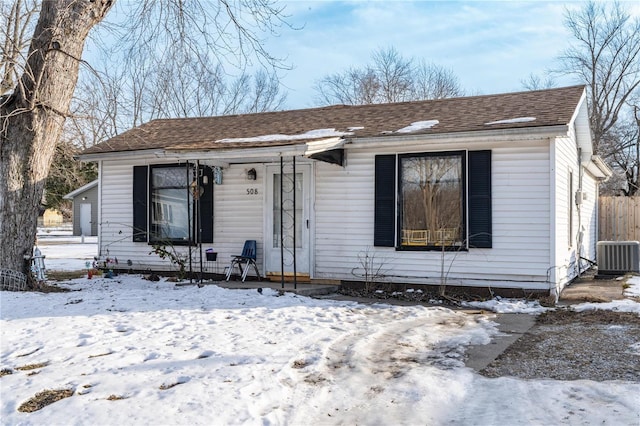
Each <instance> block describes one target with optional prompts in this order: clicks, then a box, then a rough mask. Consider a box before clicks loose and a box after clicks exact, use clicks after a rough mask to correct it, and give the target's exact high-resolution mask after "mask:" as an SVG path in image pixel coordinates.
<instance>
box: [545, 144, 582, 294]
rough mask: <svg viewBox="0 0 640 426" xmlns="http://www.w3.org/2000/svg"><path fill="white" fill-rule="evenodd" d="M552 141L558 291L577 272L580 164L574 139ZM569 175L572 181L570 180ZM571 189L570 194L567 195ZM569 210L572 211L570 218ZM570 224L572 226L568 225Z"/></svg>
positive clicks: (555, 268)
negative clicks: (553, 148) (577, 203)
mask: <svg viewBox="0 0 640 426" xmlns="http://www.w3.org/2000/svg"><path fill="white" fill-rule="evenodd" d="M554 145H555V153H556V155H555V167H554V168H553V169H552V170H553V171H552V172H553V173H555V181H556V185H555V203H556V206H555V224H556V238H555V241H554V244H555V252H556V255H555V259H554V264H553V265H552V267H553V268H554V272H555V280H554V281H555V285H556V289H557V291H560V290H561V289H562V287H563V286H564V285H566V284H567V283H568V282H569V281H571V280H572V279H573V278H575V277H576V276H577V274H578V254H577V250H576V238H577V231H578V216H577V209H576V205H575V199H576V198H575V197H576V191H577V189H578V188H579V173H580V171H579V164H578V151H577V148H576V142H575V140H573V139H572V138H569V137H565V138H556V139H555V141H554ZM569 177H571V178H572V182H569ZM569 192H571V195H569ZM569 212H571V213H572V216H573V220H571V216H570V215H569ZM570 226H571V229H569V227H570Z"/></svg>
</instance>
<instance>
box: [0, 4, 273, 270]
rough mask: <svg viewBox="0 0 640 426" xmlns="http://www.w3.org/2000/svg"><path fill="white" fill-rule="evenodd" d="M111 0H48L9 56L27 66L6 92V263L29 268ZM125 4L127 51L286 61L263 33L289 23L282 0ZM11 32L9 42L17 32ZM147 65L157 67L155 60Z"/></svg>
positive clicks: (18, 66)
mask: <svg viewBox="0 0 640 426" xmlns="http://www.w3.org/2000/svg"><path fill="white" fill-rule="evenodd" d="M19 2H20V0H14V4H15V3H19ZM112 4H113V1H112V0H90V1H84V0H45V1H43V2H42V6H41V9H40V13H39V16H38V21H37V25H36V27H35V30H34V32H33V36H32V37H31V41H30V46H29V50H28V53H27V55H26V56H24V57H20V58H16V57H12V58H10V60H11V61H13V62H14V63H13V64H10V65H9V66H10V68H11V69H12V70H20V72H21V75H20V78H19V79H17V80H16V81H15V84H14V87H13V88H12V89H9V90H7V91H3V93H4V95H3V96H2V97H1V98H0V124H1V126H0V132H1V135H0V142H1V145H0V171H1V173H2V179H0V230H1V232H2V238H1V240H2V244H0V268H6V269H11V270H16V271H23V272H27V271H28V264H27V262H25V260H24V259H25V256H27V255H30V254H31V250H32V247H33V243H34V240H35V235H36V224H37V214H38V206H39V204H40V201H41V199H42V195H43V190H44V182H45V179H46V177H47V175H48V173H49V169H50V167H51V162H52V159H53V156H54V152H55V148H56V144H57V142H58V140H59V138H60V135H61V133H62V129H63V124H64V121H65V118H66V117H67V116H68V115H69V105H70V103H71V99H72V96H73V93H74V90H75V87H76V83H77V79H78V73H79V68H80V64H81V62H82V60H81V57H82V52H83V49H84V45H85V42H86V40H87V37H88V35H89V32H90V31H91V30H92V28H93V27H94V26H96V25H97V24H98V23H100V22H101V21H103V19H104V18H105V16H106V15H107V13H108V12H109V10H110V9H111V7H112ZM126 4H127V5H129V6H133V7H135V8H136V9H135V11H134V12H133V13H130V14H129V16H130V17H131V22H132V24H131V25H130V26H128V27H127V28H125V30H124V31H123V32H121V33H120V34H121V35H122V36H123V37H124V39H122V40H124V41H127V40H128V41H129V42H130V43H128V44H127V43H124V44H118V46H119V47H123V48H126V49H128V51H129V53H130V55H127V56H126V57H127V58H132V61H134V60H135V61H138V63H145V64H151V63H153V62H152V61H151V59H150V58H153V57H161V58H167V59H168V60H172V59H175V58H179V57H180V56H178V55H179V54H181V53H184V52H187V51H189V50H193V51H194V52H202V51H210V52H216V53H217V54H218V55H219V57H221V56H222V55H224V54H227V53H231V54H234V55H235V59H236V60H237V62H239V63H240V65H241V66H246V65H247V64H249V65H250V64H251V58H252V56H251V53H252V52H256V55H255V58H257V61H259V62H262V63H267V64H274V66H275V65H277V59H276V58H273V57H272V56H270V55H269V54H268V52H266V50H265V49H264V48H263V44H262V40H261V39H259V38H258V36H257V34H261V33H263V31H274V30H275V29H276V28H277V27H278V26H279V25H281V24H283V23H284V16H283V13H282V12H283V10H282V9H281V8H279V7H276V6H275V3H274V2H273V1H271V0H245V1H242V2H232V1H230V0H218V1H216V2H205V1H195V0H194V1H189V2H185V1H182V0H157V1H153V0H142V1H139V2H130V3H126ZM114 31H115V30H114ZM4 34H5V40H2V43H0V44H2V45H3V46H5V45H7V43H6V38H7V37H8V34H9V32H8V31H6V32H5V33H4ZM106 39H109V38H105V40H106ZM145 52H146V53H148V55H147V56H145V55H144V53H145ZM135 53H138V54H139V55H137V56H136V55H135ZM184 57H186V56H184ZM199 57H200V58H203V56H202V55H200V56H199ZM134 58H135V59H134ZM4 60H6V57H5V56H4V55H3V61H4ZM156 63H166V62H156ZM129 65H131V63H129V64H125V68H126V67H127V66H129ZM202 65H203V66H209V65H210V64H205V63H204V61H203V64H202ZM4 66H5V65H4V63H3V70H4V69H5V68H4ZM143 71H145V72H151V71H150V68H149V67H146V68H143ZM136 84H138V86H136V87H134V89H135V90H138V91H143V90H144V80H139V81H138V82H137V83H136ZM115 90H116V91H117V90H120V89H119V88H116V89H115ZM141 99H142V98H141V97H140V98H136V99H134V102H140V101H141Z"/></svg>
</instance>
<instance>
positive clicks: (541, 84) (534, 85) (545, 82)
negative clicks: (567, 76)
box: [520, 73, 557, 90]
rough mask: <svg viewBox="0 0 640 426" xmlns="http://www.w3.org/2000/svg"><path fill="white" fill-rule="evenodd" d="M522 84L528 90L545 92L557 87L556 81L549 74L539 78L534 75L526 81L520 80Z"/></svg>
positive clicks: (530, 75)
mask: <svg viewBox="0 0 640 426" xmlns="http://www.w3.org/2000/svg"><path fill="white" fill-rule="evenodd" d="M520 83H521V84H522V87H524V88H525V89H527V90H543V89H550V88H552V87H556V86H557V83H556V81H555V79H554V78H553V77H552V76H551V75H549V74H547V75H544V76H539V75H537V74H533V73H532V74H529V77H527V78H526V79H524V80H520Z"/></svg>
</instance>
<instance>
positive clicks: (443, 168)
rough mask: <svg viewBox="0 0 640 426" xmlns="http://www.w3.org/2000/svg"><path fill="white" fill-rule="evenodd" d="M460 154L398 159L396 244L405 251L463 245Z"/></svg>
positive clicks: (463, 219) (411, 156) (402, 157)
mask: <svg viewBox="0 0 640 426" xmlns="http://www.w3.org/2000/svg"><path fill="white" fill-rule="evenodd" d="M464 163H465V162H464V153H463V152H448V153H428V154H419V155H403V156H400V158H399V188H398V189H399V193H400V205H399V243H400V247H401V248H404V249H410V248H447V247H463V246H466V231H465V228H466V227H465V196H464V194H465V164H464Z"/></svg>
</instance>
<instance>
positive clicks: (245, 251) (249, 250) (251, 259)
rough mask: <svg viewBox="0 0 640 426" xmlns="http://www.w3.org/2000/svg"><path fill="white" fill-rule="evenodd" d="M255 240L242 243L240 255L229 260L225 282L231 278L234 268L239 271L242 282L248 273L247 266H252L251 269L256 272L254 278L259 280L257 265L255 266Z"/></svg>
mask: <svg viewBox="0 0 640 426" xmlns="http://www.w3.org/2000/svg"><path fill="white" fill-rule="evenodd" d="M256 247H257V244H256V240H247V241H245V242H244V247H243V248H242V254H238V255H235V256H233V257H232V258H231V264H229V267H228V268H227V281H229V279H230V278H231V275H232V274H233V270H234V268H236V267H237V268H238V269H239V270H240V276H242V282H244V280H246V279H247V274H248V273H249V265H253V269H254V270H255V271H256V276H257V277H258V280H260V272H259V271H258V265H257V264H256V253H257V251H258V250H257V248H256ZM243 264H244V265H243Z"/></svg>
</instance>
